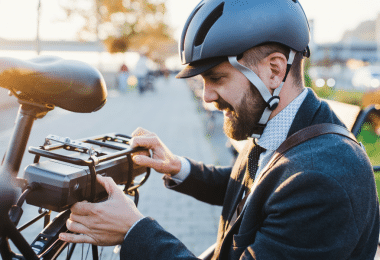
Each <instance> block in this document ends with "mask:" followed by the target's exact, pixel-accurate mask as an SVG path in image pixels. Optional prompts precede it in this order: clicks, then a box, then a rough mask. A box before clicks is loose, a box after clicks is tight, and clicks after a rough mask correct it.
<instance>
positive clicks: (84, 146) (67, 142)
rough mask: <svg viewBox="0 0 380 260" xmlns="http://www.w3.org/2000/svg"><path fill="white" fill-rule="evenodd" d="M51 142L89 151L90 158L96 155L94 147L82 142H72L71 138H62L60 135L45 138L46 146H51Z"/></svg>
mask: <svg viewBox="0 0 380 260" xmlns="http://www.w3.org/2000/svg"><path fill="white" fill-rule="evenodd" d="M50 141H55V142H58V143H61V144H64V145H68V146H71V147H75V148H79V149H84V150H87V152H88V154H89V155H90V156H92V155H94V154H95V153H96V151H95V149H94V147H93V146H92V145H91V144H87V143H84V142H80V141H77V140H71V139H70V138H69V137H60V136H58V135H48V136H47V137H46V138H45V145H48V144H51V142H50Z"/></svg>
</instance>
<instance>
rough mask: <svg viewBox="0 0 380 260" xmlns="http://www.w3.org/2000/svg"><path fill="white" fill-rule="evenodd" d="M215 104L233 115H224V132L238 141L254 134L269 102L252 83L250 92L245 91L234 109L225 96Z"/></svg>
mask: <svg viewBox="0 0 380 260" xmlns="http://www.w3.org/2000/svg"><path fill="white" fill-rule="evenodd" d="M214 105H215V106H216V107H217V108H218V109H219V110H225V111H226V112H231V114H232V116H231V117H226V116H225V117H224V124H223V130H224V133H225V134H226V135H227V136H228V137H229V138H232V139H235V140H237V141H239V140H245V139H247V138H248V137H250V136H251V135H252V134H254V129H255V128H256V126H257V124H258V122H259V121H260V118H261V116H262V114H263V112H264V109H265V108H266V106H267V104H266V102H265V101H264V99H263V98H262V96H261V94H260V93H259V91H258V90H257V89H256V87H255V86H254V85H253V84H251V87H250V91H249V93H245V95H244V96H243V99H242V101H241V103H240V104H239V105H238V106H237V107H236V108H235V109H234V108H233V107H232V106H231V105H230V104H229V103H227V102H226V101H225V100H224V99H223V98H221V97H219V99H218V100H217V101H215V102H214Z"/></svg>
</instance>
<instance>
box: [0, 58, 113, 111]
mask: <svg viewBox="0 0 380 260" xmlns="http://www.w3.org/2000/svg"><path fill="white" fill-rule="evenodd" d="M0 86H1V87H3V88H6V89H9V90H10V91H11V92H12V93H13V94H14V95H15V96H17V98H19V99H21V100H26V101H30V102H35V103H39V104H50V105H54V106H57V107H60V108H62V109H66V110H69V111H72V112H79V113H90V112H94V111H96V110H99V109H100V108H101V107H103V106H104V104H105V103H106V100H107V88H106V84H105V81H104V78H103V76H102V75H101V73H100V72H99V71H98V70H97V69H96V68H94V67H93V66H91V65H89V64H87V63H85V62H81V61H76V60H65V59H62V58H59V57H55V56H40V57H37V58H34V59H30V60H26V61H24V60H20V59H15V58H8V57H3V58H0Z"/></svg>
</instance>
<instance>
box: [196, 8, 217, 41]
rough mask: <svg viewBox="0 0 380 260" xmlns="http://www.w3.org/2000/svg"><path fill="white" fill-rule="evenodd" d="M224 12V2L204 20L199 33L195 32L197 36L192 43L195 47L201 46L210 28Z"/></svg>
mask: <svg viewBox="0 0 380 260" xmlns="http://www.w3.org/2000/svg"><path fill="white" fill-rule="evenodd" d="M223 10H224V2H223V3H221V4H219V5H218V6H217V7H216V8H215V9H214V10H213V11H212V12H211V13H210V14H209V15H208V16H207V18H206V19H205V20H204V22H203V23H202V25H201V27H200V28H199V31H198V32H197V36H196V38H195V41H194V45H195V46H199V45H201V44H202V43H203V42H204V40H205V38H206V35H207V33H208V32H209V31H210V29H211V27H212V26H213V25H214V24H215V23H216V21H217V20H218V19H219V18H220V17H221V16H222V14H223Z"/></svg>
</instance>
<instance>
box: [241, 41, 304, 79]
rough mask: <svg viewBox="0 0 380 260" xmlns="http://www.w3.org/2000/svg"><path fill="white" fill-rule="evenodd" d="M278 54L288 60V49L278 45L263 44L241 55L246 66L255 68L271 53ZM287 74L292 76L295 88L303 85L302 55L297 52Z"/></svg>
mask: <svg viewBox="0 0 380 260" xmlns="http://www.w3.org/2000/svg"><path fill="white" fill-rule="evenodd" d="M275 52H279V53H282V54H284V55H285V57H286V59H289V53H290V48H289V47H286V46H285V45H283V44H280V43H265V44H262V45H258V46H255V47H253V48H252V49H250V50H248V51H246V52H245V53H244V55H243V62H244V63H246V64H247V65H248V66H257V64H258V63H259V62H260V61H261V60H262V59H264V58H266V57H268V56H269V55H271V54H272V53H275ZM289 74H292V76H293V78H294V80H295V84H296V85H297V86H303V85H304V77H303V53H302V52H297V53H296V55H295V57H294V61H293V64H292V67H291V69H290V72H289Z"/></svg>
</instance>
